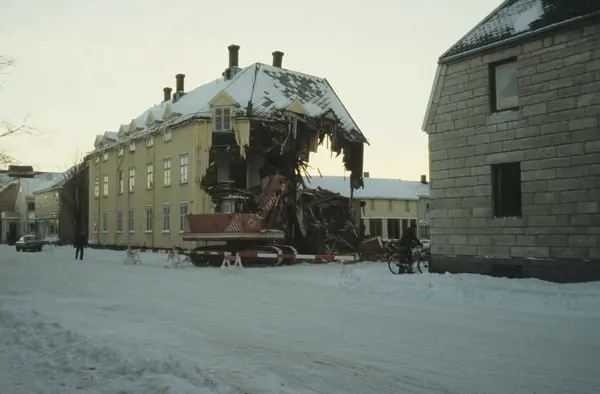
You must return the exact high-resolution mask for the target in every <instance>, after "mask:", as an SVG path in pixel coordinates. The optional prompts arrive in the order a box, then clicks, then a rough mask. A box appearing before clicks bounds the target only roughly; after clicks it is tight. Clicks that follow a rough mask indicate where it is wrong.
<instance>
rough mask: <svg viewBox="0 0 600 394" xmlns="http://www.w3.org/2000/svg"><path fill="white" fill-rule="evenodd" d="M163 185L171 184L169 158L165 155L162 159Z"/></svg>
mask: <svg viewBox="0 0 600 394" xmlns="http://www.w3.org/2000/svg"><path fill="white" fill-rule="evenodd" d="M163 166H164V169H165V171H164V178H165V186H171V158H170V157H167V158H166V159H164V160H163Z"/></svg>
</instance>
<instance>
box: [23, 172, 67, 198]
mask: <svg viewBox="0 0 600 394" xmlns="http://www.w3.org/2000/svg"><path fill="white" fill-rule="evenodd" d="M62 177H63V173H62V172H44V173H41V174H38V175H35V176H34V177H33V178H23V179H21V187H22V188H23V192H24V193H25V195H26V196H28V197H29V196H33V195H34V194H35V193H38V192H40V191H42V190H46V189H49V188H51V187H53V186H55V185H56V184H57V183H59V182H61V180H62Z"/></svg>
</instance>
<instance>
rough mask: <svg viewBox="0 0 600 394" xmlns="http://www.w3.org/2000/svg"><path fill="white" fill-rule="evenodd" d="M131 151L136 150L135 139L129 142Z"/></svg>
mask: <svg viewBox="0 0 600 394" xmlns="http://www.w3.org/2000/svg"><path fill="white" fill-rule="evenodd" d="M129 152H135V141H131V142H129Z"/></svg>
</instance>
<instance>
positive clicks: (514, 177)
mask: <svg viewBox="0 0 600 394" xmlns="http://www.w3.org/2000/svg"><path fill="white" fill-rule="evenodd" d="M492 204H493V211H494V217H498V218H501V217H515V216H521V163H518V162H516V163H503V164H494V165H492Z"/></svg>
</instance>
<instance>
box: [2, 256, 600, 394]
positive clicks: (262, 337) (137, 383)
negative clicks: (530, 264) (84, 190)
mask: <svg viewBox="0 0 600 394" xmlns="http://www.w3.org/2000/svg"><path fill="white" fill-rule="evenodd" d="M73 252H74V250H73V249H72V248H70V247H63V248H55V249H51V250H45V251H44V252H42V253H16V252H15V251H14V248H9V247H7V246H0V393H10V394H21V393H28V394H29V393H57V394H58V393H60V394H69V393H81V392H85V393H139V394H142V393H143V394H151V393H163V394H166V393H171V394H173V393H240V394H243V393H249V394H250V393H251V394H258V393H268V394H271V393H278V394H279V393H281V394H286V393H313V394H314V393H324V394H335V393H358V394H369V393H457V394H468V393H477V394H481V393H499V394H506V393H528V394H529V393H538V394H539V393H561V394H563V393H569V394H576V393H585V394H590V393H597V392H600V373H598V368H599V367H598V365H599V364H600V284H598V283H592V284H575V285H558V284H551V283H546V282H541V281H536V280H506V279H494V278H488V277H479V276H473V275H429V274H423V275H412V276H393V275H391V274H390V273H389V272H388V270H387V267H386V266H385V265H383V264H375V263H363V264H360V265H358V266H346V267H344V269H343V270H342V267H341V266H339V265H319V266H295V267H281V268H261V269H244V270H239V271H237V270H236V271H233V272H230V271H227V270H220V269H213V268H193V267H189V268H180V269H165V268H164V265H165V263H166V261H165V255H163V254H150V253H146V254H142V259H143V263H144V265H142V266H125V265H123V264H122V260H123V253H122V252H112V251H98V250H90V249H87V250H86V260H84V261H83V262H80V261H75V260H74V259H73V254H74V253H73Z"/></svg>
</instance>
